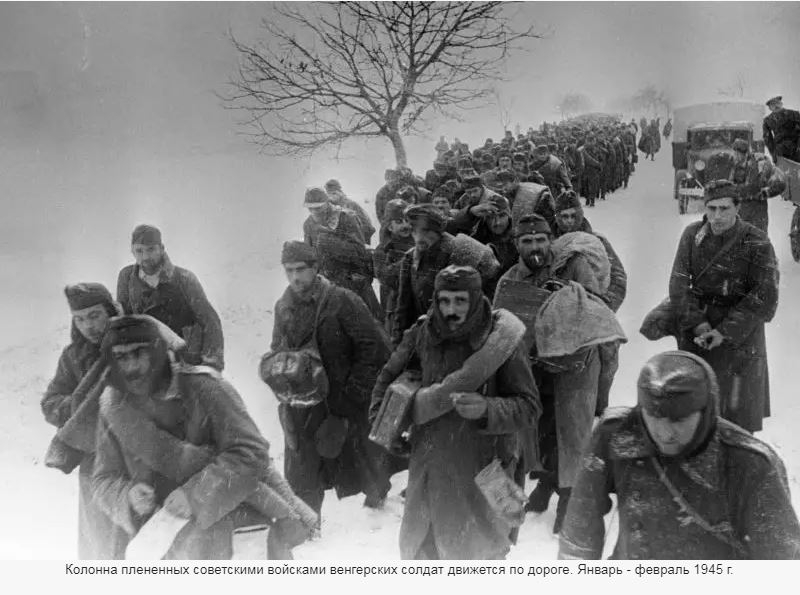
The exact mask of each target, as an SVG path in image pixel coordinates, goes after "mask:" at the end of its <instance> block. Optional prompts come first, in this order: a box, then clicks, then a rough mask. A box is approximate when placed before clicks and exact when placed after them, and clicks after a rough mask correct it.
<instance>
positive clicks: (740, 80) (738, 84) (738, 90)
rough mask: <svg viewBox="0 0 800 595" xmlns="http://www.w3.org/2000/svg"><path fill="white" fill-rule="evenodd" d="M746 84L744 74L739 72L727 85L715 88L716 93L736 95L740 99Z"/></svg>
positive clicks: (727, 95)
mask: <svg viewBox="0 0 800 595" xmlns="http://www.w3.org/2000/svg"><path fill="white" fill-rule="evenodd" d="M747 87H748V84H747V79H746V78H745V76H744V75H743V74H742V73H741V72H740V73H738V74H737V75H736V80H735V81H733V82H732V83H731V84H730V85H728V86H727V87H721V88H719V89H717V94H718V95H722V96H723V97H736V98H739V99H741V98H742V97H744V93H745V91H746V90H747Z"/></svg>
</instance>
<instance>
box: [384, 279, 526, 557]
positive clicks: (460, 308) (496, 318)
mask: <svg viewBox="0 0 800 595" xmlns="http://www.w3.org/2000/svg"><path fill="white" fill-rule="evenodd" d="M481 286H482V281H481V276H480V274H479V273H478V272H477V271H476V270H475V269H473V268H472V267H458V266H448V267H446V268H445V269H443V270H441V271H440V272H439V273H438V274H437V275H436V279H435V285H434V300H433V303H432V304H431V307H430V310H429V311H428V314H427V316H424V317H422V318H420V319H419V320H418V321H417V322H416V323H415V324H414V325H413V326H412V327H411V328H410V329H409V330H408V331H407V332H406V333H405V334H404V336H403V340H402V342H401V343H400V345H399V346H398V348H397V349H396V350H395V352H394V353H393V354H392V356H391V358H390V359H389V361H388V362H387V364H386V366H385V367H384V368H383V370H382V371H381V373H380V375H379V376H378V380H377V382H376V383H375V388H374V390H373V392H372V406H371V408H370V413H371V415H372V417H373V418H374V416H375V415H376V413H377V411H378V410H379V409H380V405H381V402H382V400H383V399H384V395H385V392H386V389H387V388H388V386H389V384H390V383H391V382H393V381H394V380H395V379H396V378H397V377H398V376H399V375H400V374H401V373H402V372H403V370H404V369H405V367H406V366H407V365H408V364H409V362H410V361H411V358H412V357H414V355H415V354H416V356H417V357H418V359H419V361H420V364H421V368H422V387H423V388H421V389H419V390H418V391H417V392H416V394H415V396H414V401H413V410H412V417H413V427H412V430H411V432H410V436H411V437H410V446H411V455H410V460H409V475H408V488H407V490H406V503H405V509H404V512H403V521H402V525H401V528H400V552H401V555H402V557H403V558H404V559H428V560H437V559H450V560H453V559H456V560H463V559H470V560H475V559H503V558H504V557H505V555H506V554H507V552H508V551H509V548H510V546H511V543H512V541H511V538H512V534H511V531H510V530H509V526H508V525H505V524H503V523H501V522H498V518H497V513H496V511H495V510H493V509H492V508H491V506H490V504H489V502H488V501H487V498H486V497H485V496H484V495H483V493H482V492H481V491H480V490H479V488H478V486H477V485H476V482H475V477H476V475H478V473H479V472H481V470H483V469H484V468H485V467H486V466H487V465H488V464H489V463H491V462H492V461H493V460H494V459H497V460H498V461H499V462H500V464H501V465H502V468H503V469H504V472H506V473H507V474H508V475H509V476H512V477H514V478H515V479H516V480H517V481H521V480H522V476H521V475H522V474H521V473H520V472H521V470H522V469H521V466H522V465H521V462H520V458H521V455H522V445H521V439H520V433H521V432H522V431H525V430H528V429H530V428H532V427H533V426H535V423H536V420H537V418H538V416H539V413H540V411H541V406H540V404H539V398H538V393H537V391H536V385H535V384H534V381H533V377H532V375H531V371H530V366H529V364H528V361H527V354H526V353H525V349H524V347H523V346H522V345H523V344H522V337H523V335H524V325H523V324H522V323H521V322H520V321H519V319H517V318H516V317H515V316H513V315H512V314H510V313H509V312H507V311H505V310H496V311H493V310H492V307H491V304H490V302H489V300H488V299H487V298H486V297H485V296H484V295H483V293H482V290H481ZM474 357H477V358H486V359H489V360H492V361H491V362H488V361H487V362H486V365H485V366H482V365H475V366H474V367H473V366H470V365H469V364H468V363H467V362H468V360H469V359H470V358H474ZM454 372H456V373H461V374H463V375H464V376H468V377H470V378H469V380H468V381H466V382H465V383H464V384H462V385H459V386H458V388H460V390H450V389H449V388H447V386H448V385H447V378H448V376H449V375H451V374H452V373H454ZM520 507H521V504H520Z"/></svg>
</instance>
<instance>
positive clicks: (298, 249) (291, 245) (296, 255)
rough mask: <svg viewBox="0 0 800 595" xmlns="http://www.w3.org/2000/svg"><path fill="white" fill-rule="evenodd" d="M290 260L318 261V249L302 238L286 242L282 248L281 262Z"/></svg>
mask: <svg viewBox="0 0 800 595" xmlns="http://www.w3.org/2000/svg"><path fill="white" fill-rule="evenodd" d="M289 262H306V263H316V262H317V254H316V251H315V250H314V248H313V247H311V246H310V245H308V244H306V243H305V242H301V241H300V240H289V241H287V242H284V243H283V248H282V249H281V264H286V263H289Z"/></svg>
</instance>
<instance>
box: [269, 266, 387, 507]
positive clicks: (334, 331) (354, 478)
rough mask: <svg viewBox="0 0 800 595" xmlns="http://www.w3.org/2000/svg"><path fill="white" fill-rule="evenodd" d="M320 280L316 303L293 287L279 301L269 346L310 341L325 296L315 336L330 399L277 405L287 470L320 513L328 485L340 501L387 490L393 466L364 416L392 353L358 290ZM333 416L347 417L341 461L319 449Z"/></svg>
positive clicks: (291, 346) (294, 485) (292, 345)
mask: <svg viewBox="0 0 800 595" xmlns="http://www.w3.org/2000/svg"><path fill="white" fill-rule="evenodd" d="M316 283H318V287H317V288H316V289H314V290H313V299H312V300H309V301H306V302H304V301H302V300H300V299H298V298H297V297H296V296H295V295H294V293H293V292H292V291H291V290H290V289H287V290H286V292H285V293H284V294H283V296H282V297H281V298H280V299H279V300H278V302H277V304H276V305H275V324H274V326H273V331H272V350H273V351H276V350H279V349H296V348H298V347H301V346H302V345H304V344H306V343H307V342H308V341H309V340H310V339H311V338H312V335H313V330H314V328H313V327H314V319H315V313H316V310H317V305H318V304H319V300H320V299H322V300H323V303H322V308H321V310H320V314H319V321H318V323H317V327H316V329H317V333H316V341H317V346H318V348H319V352H320V356H321V358H322V364H323V366H324V368H325V372H326V373H327V376H328V381H329V384H330V390H329V393H328V397H327V399H326V400H325V402H324V403H322V404H320V405H316V406H314V407H311V408H309V409H297V408H291V407H288V406H286V405H280V409H279V414H280V417H281V425H282V426H283V430H284V436H285V442H286V448H285V451H284V475H285V476H286V479H287V480H288V481H289V484H290V485H291V486H292V489H293V490H294V491H295V493H296V494H297V495H298V496H300V497H301V498H303V499H304V500H305V501H306V502H307V503H308V504H309V505H310V506H311V507H312V508H315V509H316V510H319V509H320V507H321V505H322V497H323V492H324V490H325V489H328V488H331V487H333V488H335V489H336V492H337V495H338V496H339V497H340V498H343V497H345V496H351V495H353V494H357V493H358V492H362V491H363V492H365V493H367V494H370V493H376V494H378V495H381V494H385V492H386V491H387V490H388V477H387V475H386V473H387V472H386V471H385V469H386V468H387V467H386V465H387V464H388V463H387V462H386V460H385V457H384V455H383V453H382V452H381V450H380V448H379V447H378V446H376V445H374V444H373V443H371V442H370V441H369V440H368V439H367V434H368V433H369V426H368V422H367V413H368V409H369V400H370V395H371V394H372V387H373V385H374V384H375V378H376V377H377V375H378V372H379V371H380V369H381V367H383V365H384V363H385V362H386V360H387V359H388V358H389V345H388V341H387V340H386V338H385V335H384V334H383V333H382V332H381V329H380V327H379V326H378V323H377V322H376V321H375V320H374V318H373V317H372V316H371V315H370V312H369V310H367V308H366V306H365V305H364V303H363V302H362V301H361V300H360V299H359V298H358V297H357V296H356V295H355V294H354V293H353V292H351V291H349V290H347V289H343V288H341V287H337V286H336V285H333V284H332V283H330V282H329V281H327V279H325V278H324V277H321V276H320V277H319V278H318V281H317V282H316ZM323 290H324V291H323ZM328 415H334V416H336V417H340V418H345V419H347V421H348V430H347V439H346V441H345V443H344V446H343V448H342V451H341V453H340V454H339V456H337V457H336V458H323V457H322V456H321V455H320V454H319V452H318V450H317V448H316V446H315V435H316V432H317V430H318V428H319V427H320V425H321V424H322V422H323V420H324V419H325V418H326V417H328Z"/></svg>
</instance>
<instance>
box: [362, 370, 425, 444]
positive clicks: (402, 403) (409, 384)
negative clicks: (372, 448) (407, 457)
mask: <svg viewBox="0 0 800 595" xmlns="http://www.w3.org/2000/svg"><path fill="white" fill-rule="evenodd" d="M421 385H422V376H421V374H420V373H419V372H417V371H412V370H408V371H405V372H403V373H402V374H401V375H400V376H399V377H398V378H397V380H395V381H394V382H393V383H392V384H390V385H389V388H387V389H386V395H385V396H384V397H383V402H382V403H381V406H380V409H378V415H377V416H376V417H375V423H373V424H372V428H371V429H370V432H369V439H370V440H372V441H373V442H374V443H375V444H378V445H380V446H382V447H383V448H385V449H386V450H388V451H391V450H392V449H393V448H394V447H396V446H397V444H398V442H399V441H400V438H401V436H402V435H403V432H405V431H406V430H408V428H409V426H410V425H411V406H412V405H413V404H414V394H415V393H416V392H417V389H419V387H420V386H421Z"/></svg>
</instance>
